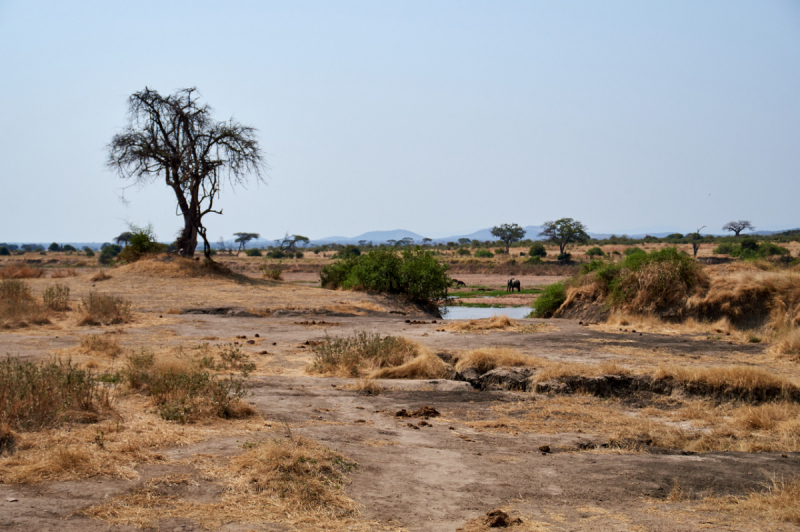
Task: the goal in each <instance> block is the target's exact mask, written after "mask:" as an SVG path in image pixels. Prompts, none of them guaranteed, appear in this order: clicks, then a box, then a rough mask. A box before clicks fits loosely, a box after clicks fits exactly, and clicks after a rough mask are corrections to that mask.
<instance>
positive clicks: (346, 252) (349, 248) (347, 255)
mask: <svg viewBox="0 0 800 532" xmlns="http://www.w3.org/2000/svg"><path fill="white" fill-rule="evenodd" d="M359 255H361V250H360V249H358V247H357V246H354V245H353V244H348V245H346V246H345V247H344V249H342V250H341V251H339V252H338V253H336V255H334V256H333V258H335V259H345V260H346V259H352V258H355V257H358V256H359Z"/></svg>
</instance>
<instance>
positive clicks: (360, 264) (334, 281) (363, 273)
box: [320, 248, 450, 304]
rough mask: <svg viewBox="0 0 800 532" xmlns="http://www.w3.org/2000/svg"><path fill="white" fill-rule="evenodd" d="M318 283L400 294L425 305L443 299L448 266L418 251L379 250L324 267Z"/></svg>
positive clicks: (430, 255)
mask: <svg viewBox="0 0 800 532" xmlns="http://www.w3.org/2000/svg"><path fill="white" fill-rule="evenodd" d="M320 280H321V282H322V286H323V287H325V288H331V289H337V288H344V289H346V290H374V291H376V292H385V293H389V294H402V295H405V296H406V297H408V298H409V299H411V300H412V301H417V302H420V303H424V304H432V303H433V302H434V301H436V300H439V299H443V298H445V297H446V296H447V287H448V286H449V284H450V279H449V277H448V276H447V265H443V264H440V263H439V261H437V260H436V258H435V257H434V256H433V254H431V253H430V252H429V251H425V250H423V249H421V248H417V249H413V250H404V251H403V252H402V254H398V253H397V252H396V251H395V250H393V249H390V248H381V249H376V250H373V251H371V252H369V253H366V254H363V255H359V256H357V257H353V258H349V259H341V260H338V261H337V262H335V263H333V264H329V265H327V266H325V267H324V268H323V269H322V271H321V272H320Z"/></svg>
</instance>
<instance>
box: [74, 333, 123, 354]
mask: <svg viewBox="0 0 800 532" xmlns="http://www.w3.org/2000/svg"><path fill="white" fill-rule="evenodd" d="M81 349H83V351H84V353H86V354H87V355H96V354H99V355H103V356H107V357H110V358H117V357H118V356H119V355H120V354H121V353H122V347H121V346H120V345H119V333H113V334H90V335H87V336H84V337H83V338H81Z"/></svg>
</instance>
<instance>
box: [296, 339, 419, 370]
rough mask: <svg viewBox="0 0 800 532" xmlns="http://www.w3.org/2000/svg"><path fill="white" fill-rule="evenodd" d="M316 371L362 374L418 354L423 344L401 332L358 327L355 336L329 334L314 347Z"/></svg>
mask: <svg viewBox="0 0 800 532" xmlns="http://www.w3.org/2000/svg"><path fill="white" fill-rule="evenodd" d="M311 350H312V352H313V353H314V361H313V363H312V364H311V367H310V368H309V371H310V372H312V373H322V374H326V375H338V376H342V377H358V376H361V375H365V374H369V373H372V372H373V371H375V370H377V369H381V368H386V367H396V366H400V365H402V364H405V363H406V362H409V361H411V360H412V359H414V358H416V357H417V356H418V355H419V354H420V351H419V346H418V345H417V344H415V343H413V342H410V341H408V340H406V339H405V338H401V337H398V336H381V335H380V334H377V333H369V332H366V331H357V332H356V333H355V334H354V335H352V336H341V337H326V338H325V340H323V341H322V342H320V343H319V344H317V345H314V346H313V347H312V348H311Z"/></svg>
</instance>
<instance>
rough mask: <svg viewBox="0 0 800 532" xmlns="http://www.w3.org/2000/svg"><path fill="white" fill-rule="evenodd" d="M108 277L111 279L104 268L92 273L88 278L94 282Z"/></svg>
mask: <svg viewBox="0 0 800 532" xmlns="http://www.w3.org/2000/svg"><path fill="white" fill-rule="evenodd" d="M108 279H111V276H110V275H108V274H107V273H106V271H105V270H100V271H99V272H97V273H96V274H94V275H92V276H91V277H89V280H90V281H92V282H94V283H97V282H100V281H106V280H108Z"/></svg>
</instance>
